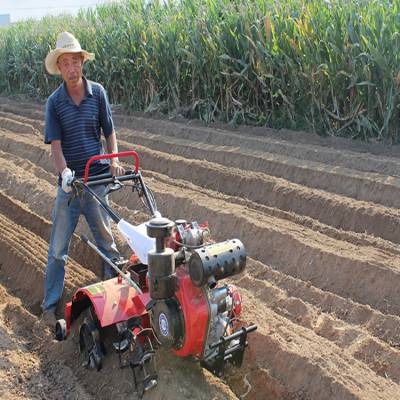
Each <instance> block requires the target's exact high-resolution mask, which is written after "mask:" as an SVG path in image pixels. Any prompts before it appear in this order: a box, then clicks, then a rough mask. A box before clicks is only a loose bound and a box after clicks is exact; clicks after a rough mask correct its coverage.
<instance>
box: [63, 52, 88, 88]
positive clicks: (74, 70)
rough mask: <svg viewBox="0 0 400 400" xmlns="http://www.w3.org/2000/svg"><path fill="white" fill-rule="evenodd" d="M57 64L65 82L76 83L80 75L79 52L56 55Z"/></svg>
mask: <svg viewBox="0 0 400 400" xmlns="http://www.w3.org/2000/svg"><path fill="white" fill-rule="evenodd" d="M57 66H58V68H59V70H60V72H61V75H62V77H63V79H64V81H65V82H67V83H76V82H78V81H79V79H80V78H81V77H82V69H83V57H82V54H81V53H65V54H62V55H61V56H60V57H58V60H57Z"/></svg>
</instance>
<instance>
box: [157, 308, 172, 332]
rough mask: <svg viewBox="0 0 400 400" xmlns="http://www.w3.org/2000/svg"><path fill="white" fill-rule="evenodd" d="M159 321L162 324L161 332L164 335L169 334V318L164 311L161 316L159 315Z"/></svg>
mask: <svg viewBox="0 0 400 400" xmlns="http://www.w3.org/2000/svg"><path fill="white" fill-rule="evenodd" d="M158 323H159V325H160V332H161V333H162V334H163V335H164V336H168V333H169V327H168V319H167V317H166V315H165V314H164V313H161V314H160V316H159V317H158Z"/></svg>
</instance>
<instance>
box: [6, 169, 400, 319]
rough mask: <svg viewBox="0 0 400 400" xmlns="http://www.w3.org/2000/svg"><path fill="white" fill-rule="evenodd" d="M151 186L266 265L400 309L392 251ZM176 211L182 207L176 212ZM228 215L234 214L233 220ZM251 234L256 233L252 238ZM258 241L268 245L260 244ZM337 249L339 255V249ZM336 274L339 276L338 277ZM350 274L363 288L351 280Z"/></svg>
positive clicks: (169, 206) (170, 211) (171, 212)
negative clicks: (210, 221) (236, 238)
mask: <svg viewBox="0 0 400 400" xmlns="http://www.w3.org/2000/svg"><path fill="white" fill-rule="evenodd" d="M5 169H6V165H5ZM3 173H4V172H3ZM8 179H10V178H8ZM16 187H21V185H16ZM150 187H151V188H152V189H153V191H154V192H155V193H156V195H157V199H159V209H160V210H163V213H164V214H165V215H168V216H170V217H172V218H179V217H182V215H185V216H186V217H187V218H189V216H190V217H193V219H194V218H196V219H197V218H199V217H201V218H204V219H211V218H212V219H213V220H214V221H215V222H214V227H213V229H214V231H215V232H218V235H217V240H218V239H222V238H224V237H225V238H226V237H229V236H231V235H232V232H236V233H237V236H239V237H241V238H242V240H243V241H244V242H246V246H247V248H248V250H249V253H250V254H251V256H252V257H254V258H256V259H258V260H260V261H262V262H263V263H265V264H268V265H273V266H274V267H276V268H277V269H279V270H281V271H283V272H285V273H288V274H290V275H293V276H295V277H298V278H301V279H302V280H309V281H311V282H312V284H313V285H315V286H317V287H319V288H323V289H325V290H330V291H332V292H334V293H336V294H339V295H340V296H346V297H347V296H348V297H351V298H353V299H354V300H355V301H357V302H361V303H363V304H370V305H372V306H374V307H377V308H378V309H379V310H381V311H383V312H385V313H388V314H390V313H396V312H397V311H396V310H398V309H399V308H400V301H397V300H396V299H395V298H396V296H395V292H396V284H397V282H398V280H399V277H400V276H399V273H398V271H397V270H398V266H399V265H400V264H399V259H398V257H397V256H395V255H392V254H386V253H385V252H382V251H379V250H378V249H374V248H368V247H364V248H363V249H362V250H361V249H360V248H358V247H357V246H354V245H352V244H349V243H346V242H341V241H337V240H334V239H332V238H328V237H326V236H325V235H322V234H319V233H316V232H313V231H311V230H309V229H307V228H304V227H299V226H297V225H295V224H292V223H290V222H288V221H285V220H281V219H278V218H274V217H269V216H267V215H262V214H260V213H257V212H255V211H252V210H245V209H244V208H243V207H242V206H239V205H236V204H232V203H229V206H228V204H227V203H226V202H224V201H221V200H218V199H210V197H209V196H207V194H206V193H204V194H203V193H200V192H194V191H192V190H182V191H180V192H176V190H175V188H174V187H170V186H169V185H160V184H157V185H156V186H155V187H154V186H153V185H152V183H150ZM33 190H34V189H33ZM47 202H48V200H47ZM122 205H124V206H127V205H128V204H122ZM202 205H205V206H202ZM177 210H180V211H179V214H178V213H177ZM225 210H229V212H228V211H225ZM230 215H235V216H236V218H235V219H232V218H230V217H229V216H230ZM254 237H257V241H256V242H255V241H254V240H253V238H254ZM260 243H265V244H266V245H265V246H260ZM282 243H286V245H287V246H289V248H290V249H291V252H290V253H288V252H287V251H286V248H285V247H282V245H281V244H282ZM338 248H340V249H341V254H338V253H337V249H338ZM326 266H329V268H326ZM338 274H339V275H340V276H341V279H340V280H337V279H336V276H337V275H338ZM349 277H351V278H349ZM353 279H356V280H357V281H358V282H359V283H360V284H361V285H362V287H361V286H355V285H353V283H352V280H353ZM386 282H390V283H389V284H386ZM353 286H355V287H353ZM392 299H393V301H392ZM388 303H390V306H389V307H388Z"/></svg>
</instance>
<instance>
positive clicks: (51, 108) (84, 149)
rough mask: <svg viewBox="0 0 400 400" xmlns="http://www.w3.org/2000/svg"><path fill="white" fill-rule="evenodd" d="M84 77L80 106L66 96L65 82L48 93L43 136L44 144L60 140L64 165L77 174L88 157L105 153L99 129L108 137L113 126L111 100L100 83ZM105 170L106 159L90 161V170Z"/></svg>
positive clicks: (95, 172) (100, 171) (83, 168)
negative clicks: (82, 96) (109, 100)
mask: <svg viewBox="0 0 400 400" xmlns="http://www.w3.org/2000/svg"><path fill="white" fill-rule="evenodd" d="M83 80H84V84H85V95H84V98H83V100H82V101H81V103H80V104H79V106H77V105H76V104H75V103H74V102H73V100H72V98H71V97H70V96H69V94H68V91H67V88H66V84H65V82H64V83H63V84H61V85H60V86H59V87H58V88H57V89H56V90H55V91H54V92H53V93H52V94H51V95H50V96H49V98H48V99H47V103H46V123H45V138H44V142H45V143H46V144H50V143H51V142H52V140H61V148H62V151H63V154H64V158H65V161H66V162H67V166H68V168H70V169H71V170H72V171H75V176H76V177H78V178H81V177H83V175H84V172H85V165H86V162H87V161H88V160H89V158H90V157H92V156H94V155H98V154H104V148H103V145H102V143H101V131H103V134H104V136H105V137H108V136H109V135H111V133H112V132H113V130H114V124H113V120H112V114H111V107H110V103H109V102H108V98H107V94H106V91H105V90H104V88H103V86H101V85H100V84H99V83H96V82H92V81H89V80H87V79H85V78H83ZM108 170H109V161H108V160H99V161H95V162H93V163H92V164H91V167H90V172H89V174H90V175H97V174H100V173H103V172H107V171H108ZM59 184H60V179H59Z"/></svg>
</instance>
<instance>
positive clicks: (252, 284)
mask: <svg viewBox="0 0 400 400" xmlns="http://www.w3.org/2000/svg"><path fill="white" fill-rule="evenodd" d="M238 283H239V285H240V287H241V288H246V289H247V290H248V291H251V292H252V293H253V295H254V296H255V297H256V298H257V299H258V300H259V301H260V303H261V304H262V305H263V306H265V307H268V309H271V310H273V311H274V312H275V313H276V314H278V315H281V316H282V317H284V318H287V319H289V320H290V321H292V322H293V323H294V324H297V325H300V326H302V327H304V328H307V329H309V330H311V331H313V332H314V333H315V334H316V335H318V336H321V337H324V338H325V339H327V340H329V341H330V342H332V343H334V344H335V345H337V346H338V347H340V348H342V349H344V350H345V351H346V354H347V355H348V356H349V357H354V358H355V359H357V360H359V361H360V362H362V363H365V364H366V366H367V367H368V368H370V369H371V370H373V371H374V372H375V373H376V374H378V375H380V376H383V377H385V378H387V379H390V380H392V381H394V382H395V383H400V351H399V350H398V349H396V348H391V347H390V346H389V345H388V344H387V343H384V342H383V341H381V340H379V339H376V338H374V337H372V336H371V335H370V334H369V332H368V331H367V330H366V329H363V328H362V327H360V326H353V325H350V324H348V323H345V322H343V321H341V320H339V319H337V318H335V317H334V316H332V315H329V314H326V313H324V312H321V310H320V309H319V308H317V307H315V306H313V305H311V304H309V303H306V302H304V301H303V300H302V299H299V298H296V297H291V296H288V294H287V293H286V292H285V291H284V290H282V289H280V288H277V287H276V286H275V285H273V284H271V283H269V282H268V281H266V280H260V279H254V277H252V276H251V277H250V276H244V277H242V278H241V279H240V280H239V281H238ZM399 339H400V337H397V343H396V346H398V347H400V342H399Z"/></svg>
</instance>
